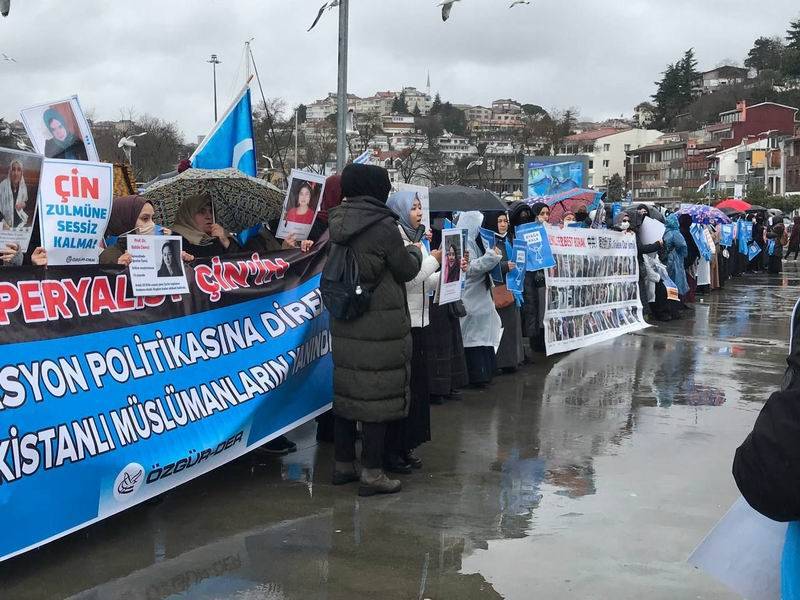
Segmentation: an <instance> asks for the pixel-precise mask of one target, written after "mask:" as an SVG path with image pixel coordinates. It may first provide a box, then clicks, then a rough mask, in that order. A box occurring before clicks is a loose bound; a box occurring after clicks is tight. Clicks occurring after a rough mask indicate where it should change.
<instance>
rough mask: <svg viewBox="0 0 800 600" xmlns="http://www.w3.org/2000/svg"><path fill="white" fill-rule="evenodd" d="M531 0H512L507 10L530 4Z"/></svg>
mask: <svg viewBox="0 0 800 600" xmlns="http://www.w3.org/2000/svg"><path fill="white" fill-rule="evenodd" d="M530 3H531V0H514V1H513V2H512V3H511V5H510V6H509V7H508V8H514V7H515V6H518V5H520V4H530Z"/></svg>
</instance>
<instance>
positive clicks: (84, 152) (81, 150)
mask: <svg viewBox="0 0 800 600" xmlns="http://www.w3.org/2000/svg"><path fill="white" fill-rule="evenodd" d="M20 116H21V117H22V123H23V124H24V125H25V131H27V132H28V137H29V138H30V140H31V143H32V144H33V147H34V148H35V149H36V151H37V152H38V153H39V154H44V155H45V156H46V157H47V158H60V159H64V160H90V161H95V162H98V161H99V160H100V157H99V156H98V154H97V147H96V146H95V145H94V138H92V131H91V129H89V122H88V121H87V120H86V117H85V116H84V114H83V110H82V109H81V105H80V103H79V102H78V97H77V96H71V97H69V98H65V99H64V100H55V101H53V102H45V103H44V104H37V105H36V106H30V107H28V108H25V109H23V110H22V111H21V112H20Z"/></svg>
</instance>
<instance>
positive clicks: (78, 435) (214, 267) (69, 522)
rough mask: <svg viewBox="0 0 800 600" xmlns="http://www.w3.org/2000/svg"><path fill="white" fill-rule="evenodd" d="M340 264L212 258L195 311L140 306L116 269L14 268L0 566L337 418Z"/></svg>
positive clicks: (314, 255) (7, 318)
mask: <svg viewBox="0 0 800 600" xmlns="http://www.w3.org/2000/svg"><path fill="white" fill-rule="evenodd" d="M326 250H327V248H326V247H325V245H324V244H323V245H322V246H318V247H316V248H314V249H312V251H311V252H309V253H306V254H304V253H301V252H300V250H287V251H282V252H279V253H276V254H271V255H264V256H259V255H258V254H254V255H251V256H247V255H244V256H242V257H238V258H237V257H224V258H218V257H215V258H209V259H198V260H197V261H195V262H194V263H193V266H192V267H186V273H187V276H188V280H189V287H190V294H189V295H187V296H166V297H165V296H161V297H146V298H135V297H133V296H131V295H130V293H129V291H128V290H129V278H128V274H127V271H126V269H125V268H124V267H122V266H117V265H113V266H111V265H104V266H102V267H100V266H80V265H79V266H76V267H71V268H63V267H48V268H47V270H46V271H45V270H43V269H39V268H35V267H20V268H18V269H6V271H7V272H6V273H4V274H3V281H1V282H0V332H2V333H0V349H2V353H3V356H5V357H6V360H5V361H4V363H3V366H2V368H0V406H1V407H2V410H0V431H2V432H3V435H2V439H1V440H0V448H3V449H4V450H3V458H4V460H3V461H0V503H1V504H2V506H3V510H2V511H0V526H2V527H3V530H4V535H3V536H2V537H0V559H5V558H10V557H11V556H14V555H16V554H19V553H21V552H24V551H26V550H28V549H31V548H35V547H38V546H40V545H42V544H44V543H46V542H48V541H51V540H54V539H57V538H59V537H61V536H63V535H66V534H68V533H70V532H71V531H75V530H78V529H80V528H82V527H85V526H87V525H89V524H91V523H93V522H96V521H99V520H101V519H104V518H106V517H109V516H111V515H113V514H115V513H118V512H120V511H122V510H125V509H127V508H130V507H132V506H134V505H136V504H139V503H141V502H143V501H145V500H147V499H149V498H152V497H155V496H157V495H159V494H162V493H164V492H165V491H167V490H169V489H171V488H174V487H176V486H178V485H180V484H182V483H185V482H187V481H189V480H191V479H193V478H195V477H197V476H199V475H202V474H203V473H206V472H208V471H210V470H212V469H214V468H216V467H218V466H220V465H223V464H225V463H228V462H230V461H232V460H234V459H236V458H237V457H239V456H241V455H243V454H245V453H246V452H249V451H250V450H252V449H254V448H257V447H258V446H261V445H262V444H263V443H264V442H266V441H268V440H270V439H273V438H275V437H276V436H278V435H281V434H282V433H285V432H286V431H289V430H291V429H293V428H294V427H296V426H297V425H299V424H302V423H304V422H305V421H308V420H310V419H313V418H314V417H315V416H317V415H318V414H321V413H322V412H324V411H325V410H327V408H329V407H330V401H331V396H332V389H331V386H332V380H333V366H332V361H331V356H330V349H331V344H330V334H329V329H328V316H327V312H325V311H324V310H323V308H322V302H321V297H320V294H319V273H320V271H321V270H322V266H323V264H324V260H325V255H326ZM26 373H27V375H26ZM12 445H14V446H15V447H18V448H21V449H23V450H22V452H21V453H20V452H16V451H15V452H13V453H12V452H11V450H10V447H11V446H12Z"/></svg>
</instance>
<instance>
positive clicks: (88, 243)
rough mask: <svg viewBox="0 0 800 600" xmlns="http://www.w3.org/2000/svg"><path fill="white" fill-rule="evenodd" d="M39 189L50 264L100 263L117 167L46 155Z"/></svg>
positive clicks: (43, 235)
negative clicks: (48, 157)
mask: <svg viewBox="0 0 800 600" xmlns="http://www.w3.org/2000/svg"><path fill="white" fill-rule="evenodd" d="M39 191H40V194H39V201H40V205H39V222H40V225H41V228H42V246H44V248H45V250H47V263H48V265H69V264H73V265H74V264H83V265H86V264H97V259H98V257H99V255H100V241H101V240H102V239H103V235H104V234H105V231H106V225H107V224H108V218H109V216H110V213H111V199H112V196H113V167H112V166H111V165H109V164H106V163H91V162H80V161H72V160H55V159H45V161H44V165H43V166H42V178H41V185H40V189H39Z"/></svg>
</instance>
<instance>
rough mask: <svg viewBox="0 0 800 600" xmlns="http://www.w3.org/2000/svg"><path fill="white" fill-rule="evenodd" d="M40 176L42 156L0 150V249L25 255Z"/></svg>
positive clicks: (33, 216)
mask: <svg viewBox="0 0 800 600" xmlns="http://www.w3.org/2000/svg"><path fill="white" fill-rule="evenodd" d="M41 173H42V157H41V156H40V155H38V154H31V153H30V152H19V151H17V150H9V149H6V148H0V249H2V248H3V247H4V246H6V245H8V244H16V246H17V247H18V248H19V249H20V250H21V251H22V252H25V251H27V249H28V242H29V241H30V239H31V231H32V230H33V221H34V218H35V216H36V207H37V202H36V198H37V196H38V194H39V179H40V177H41Z"/></svg>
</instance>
